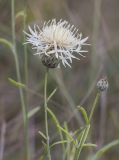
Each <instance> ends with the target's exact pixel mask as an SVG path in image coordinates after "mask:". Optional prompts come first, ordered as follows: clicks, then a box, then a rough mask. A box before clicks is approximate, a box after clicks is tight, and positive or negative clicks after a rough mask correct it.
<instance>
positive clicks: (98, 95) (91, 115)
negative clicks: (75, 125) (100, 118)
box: [89, 93, 100, 122]
mask: <svg viewBox="0 0 119 160" xmlns="http://www.w3.org/2000/svg"><path fill="white" fill-rule="evenodd" d="M99 97H100V93H97V95H96V98H95V100H94V103H93V107H92V109H91V112H90V115H89V122H90V121H91V119H92V117H93V113H94V111H95V108H96V105H97V102H98V100H99Z"/></svg>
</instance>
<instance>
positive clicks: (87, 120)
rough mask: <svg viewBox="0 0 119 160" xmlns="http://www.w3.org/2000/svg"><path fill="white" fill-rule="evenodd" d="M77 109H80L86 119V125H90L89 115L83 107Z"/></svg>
mask: <svg viewBox="0 0 119 160" xmlns="http://www.w3.org/2000/svg"><path fill="white" fill-rule="evenodd" d="M77 108H78V109H79V110H80V112H81V113H82V115H83V118H84V120H85V122H86V124H88V123H89V119H88V115H87V112H86V110H85V109H84V108H83V107H81V106H77Z"/></svg>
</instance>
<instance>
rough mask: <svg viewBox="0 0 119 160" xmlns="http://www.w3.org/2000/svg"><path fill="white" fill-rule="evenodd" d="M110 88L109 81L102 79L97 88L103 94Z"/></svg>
mask: <svg viewBox="0 0 119 160" xmlns="http://www.w3.org/2000/svg"><path fill="white" fill-rule="evenodd" d="M108 86H109V84H108V81H107V79H104V78H102V79H100V80H99V81H98V82H97V88H98V89H99V90H100V91H101V92H103V91H105V90H107V89H108Z"/></svg>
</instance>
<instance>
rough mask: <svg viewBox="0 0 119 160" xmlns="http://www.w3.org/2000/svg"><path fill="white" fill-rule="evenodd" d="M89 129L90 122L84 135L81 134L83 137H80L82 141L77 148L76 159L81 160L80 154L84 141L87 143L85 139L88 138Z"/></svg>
mask: <svg viewBox="0 0 119 160" xmlns="http://www.w3.org/2000/svg"><path fill="white" fill-rule="evenodd" d="M89 130H90V124H89V125H88V126H87V127H86V129H85V130H84V131H83V133H82V136H81V139H80V143H79V146H78V149H77V154H76V155H77V156H76V160H79V156H80V154H81V151H82V149H83V145H84V143H85V141H86V139H87V136H88V133H89Z"/></svg>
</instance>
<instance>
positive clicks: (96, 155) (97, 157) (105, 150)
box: [91, 140, 119, 160]
mask: <svg viewBox="0 0 119 160" xmlns="http://www.w3.org/2000/svg"><path fill="white" fill-rule="evenodd" d="M116 145H119V140H115V141H113V142H111V143H109V144H107V145H105V146H104V147H103V148H101V149H100V150H99V151H98V152H97V153H96V154H95V155H94V156H93V157H92V159H91V160H98V159H99V158H100V157H101V156H102V155H104V154H105V152H107V151H108V150H109V149H111V148H112V147H114V146H116Z"/></svg>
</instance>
